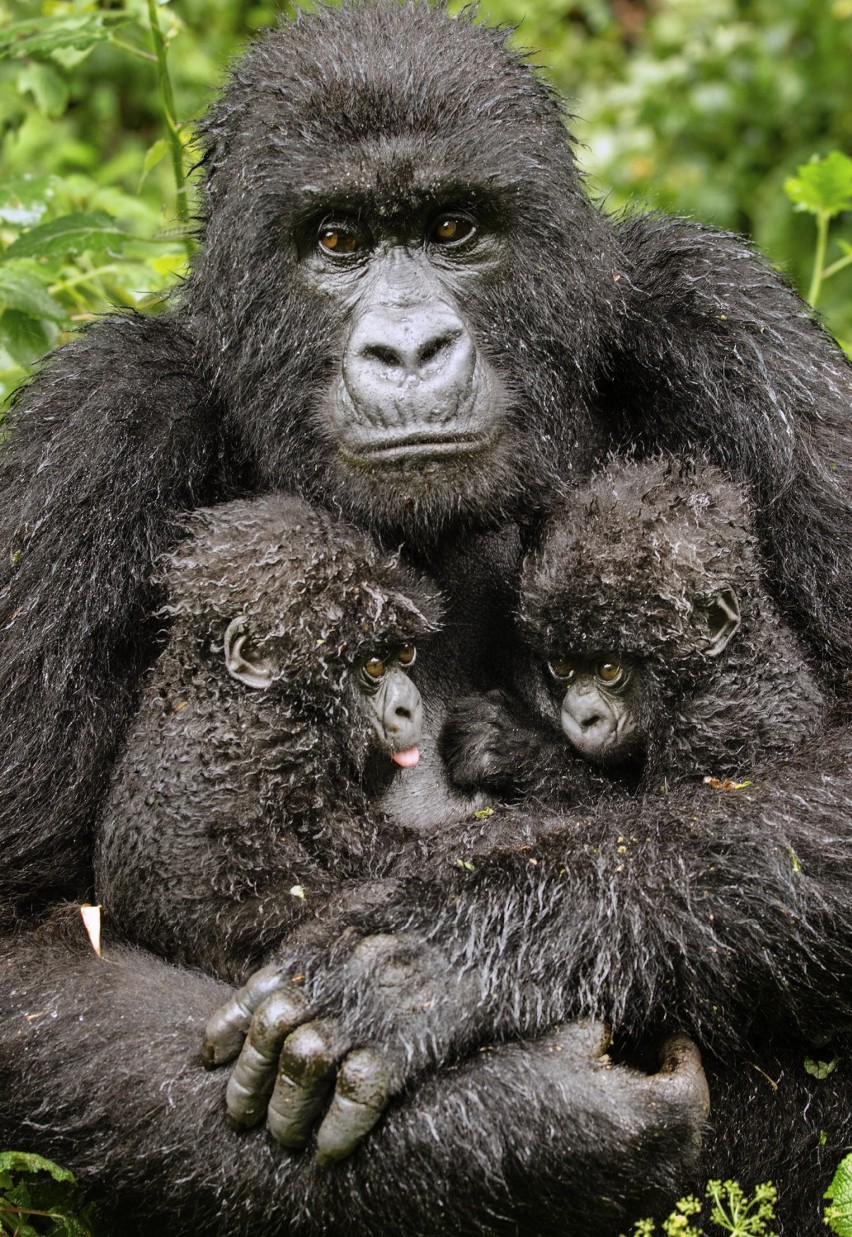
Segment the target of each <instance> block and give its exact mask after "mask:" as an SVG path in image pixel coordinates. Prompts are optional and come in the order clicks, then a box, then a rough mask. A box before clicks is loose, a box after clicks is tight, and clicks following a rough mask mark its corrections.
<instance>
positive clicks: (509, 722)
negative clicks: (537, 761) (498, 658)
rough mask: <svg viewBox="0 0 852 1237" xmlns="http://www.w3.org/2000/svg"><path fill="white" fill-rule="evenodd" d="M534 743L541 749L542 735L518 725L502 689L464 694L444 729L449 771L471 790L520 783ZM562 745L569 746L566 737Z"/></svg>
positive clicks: (501, 788) (496, 789) (500, 788)
mask: <svg viewBox="0 0 852 1237" xmlns="http://www.w3.org/2000/svg"><path fill="white" fill-rule="evenodd" d="M530 745H532V750H533V751H534V752H538V750H539V749H540V748H541V745H542V740H541V737H540V736H539V735H535V734H532V733H531V732H530V731H528V730H527V729H526V728H525V727H523V726H519V725H518V723H517V722H516V721H515V720H514V718H513V716H512V712H511V708H510V704H509V698H508V697H507V696H506V695H505V694H504V693H503V692H502V691H498V690H495V691H490V692H487V693H486V694H485V695H482V696H467V697H465V698H464V699H462V700H459V701H458V702H457V703H456V704H455V706H454V707H453V708H452V710H451V711H450V713H449V716H448V719H447V721H446V723H445V725H444V729H443V732H442V734H441V752H442V755H443V757H444V761H445V763H446V767H447V772H448V773H449V776H450V777H451V778H452V780H453V781H454V782H455V784H456V785H457V786H459V787H461V788H462V789H465V790H490V791H493V792H494V793H499V792H501V791H508V790H512V789H517V782H518V773H519V769H520V768H522V767H523V765H524V763H525V760H526V757H527V755H528V749H529V748H530ZM560 746H561V747H562V749H563V750H564V748H565V744H564V742H563V743H561V744H560Z"/></svg>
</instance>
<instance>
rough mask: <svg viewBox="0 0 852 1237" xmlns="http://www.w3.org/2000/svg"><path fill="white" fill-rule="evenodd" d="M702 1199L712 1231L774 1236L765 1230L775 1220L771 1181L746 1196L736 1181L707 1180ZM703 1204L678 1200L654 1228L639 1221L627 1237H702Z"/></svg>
mask: <svg viewBox="0 0 852 1237" xmlns="http://www.w3.org/2000/svg"><path fill="white" fill-rule="evenodd" d="M705 1199H706V1201H707V1202H709V1203H710V1215H709V1217H708V1220H709V1223H710V1224H711V1225H713V1227H714V1229H719V1230H721V1231H722V1232H724V1233H730V1234H731V1237H777V1234H775V1232H774V1231H773V1230H772V1229H771V1228H770V1227H769V1225H770V1224H771V1222H772V1221H773V1220H774V1219H775V1203H776V1201H777V1199H778V1191H777V1190H776V1189H775V1186H774V1185H773V1184H772V1182H771V1181H766V1182H764V1183H763V1185H759V1186H757V1187H756V1188H755V1191H754V1194H753V1195H751V1196H748V1195H746V1194H745V1193H744V1191H743V1190H742V1188H741V1186H740V1185H739V1184H738V1183H737V1182H736V1181H708V1182H707V1189H706V1190H705ZM702 1209H703V1204H702V1203H700V1202H699V1201H698V1199H697V1198H694V1197H693V1196H692V1195H688V1196H687V1197H686V1198H681V1199H679V1200H678V1202H677V1204H676V1205H675V1209H674V1211H673V1212H672V1213H671V1215H670V1216H669V1217H668V1219H666V1220H663V1222H662V1226H661V1227H659V1228H658V1227H657V1225H656V1224H655V1223H654V1221H653V1220H639V1221H638V1222H637V1223H636V1224H635V1225H634V1227H633V1232H632V1233H631V1237H704V1234H705V1232H706V1231H707V1230H705V1229H704V1228H702V1227H699V1225H698V1223H696V1222H694V1221H698V1220H700V1219H701V1212H702Z"/></svg>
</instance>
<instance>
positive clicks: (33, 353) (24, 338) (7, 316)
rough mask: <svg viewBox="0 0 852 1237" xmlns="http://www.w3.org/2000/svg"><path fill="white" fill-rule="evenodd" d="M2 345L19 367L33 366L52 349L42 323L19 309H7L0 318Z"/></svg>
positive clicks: (0, 342)
mask: <svg viewBox="0 0 852 1237" xmlns="http://www.w3.org/2000/svg"><path fill="white" fill-rule="evenodd" d="M0 344H2V345H3V347H4V348H5V349H6V351H7V352H8V353H9V356H10V357H12V359H13V360H15V361H17V362H18V364H19V365H32V363H33V361H37V360H38V358H39V357H40V356H44V354H45V352H47V351H48V349H49V348H50V340H49V339H48V337H47V332H46V331H45V329H44V326H43V325H42V323H41V322H39V321H37V320H36V319H35V318H31V317H29V315H28V314H22V313H19V312H18V310H17V309H7V310H6V312H5V313H4V314H3V316H2V317H0Z"/></svg>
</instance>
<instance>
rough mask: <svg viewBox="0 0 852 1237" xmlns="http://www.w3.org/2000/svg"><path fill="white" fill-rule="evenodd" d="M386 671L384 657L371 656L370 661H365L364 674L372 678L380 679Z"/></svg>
mask: <svg viewBox="0 0 852 1237" xmlns="http://www.w3.org/2000/svg"><path fill="white" fill-rule="evenodd" d="M384 673H385V663H384V659H383V658H381V657H371V658H370V659H369V661H365V662H364V674H366V675H367V676H368V678H371V679H374V680H375V679H380V678H382V676H383V675H384Z"/></svg>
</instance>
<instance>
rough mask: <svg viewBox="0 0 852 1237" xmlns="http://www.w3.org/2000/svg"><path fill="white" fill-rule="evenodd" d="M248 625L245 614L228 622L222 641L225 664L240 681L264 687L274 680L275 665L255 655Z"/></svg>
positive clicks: (232, 675) (232, 676)
mask: <svg viewBox="0 0 852 1237" xmlns="http://www.w3.org/2000/svg"><path fill="white" fill-rule="evenodd" d="M248 627H249V622H248V619H247V618H246V616H245V615H244V614H241V615H240V616H239V618H235V619H232V620H231V622H230V623H229V624H228V626H227V629H226V631H225V638H224V640H223V641H222V646H223V648H222V651H223V652H224V654H225V665H226V666H227V668H228V674H229V675H230V676H231V678H232V679H236V680H237V682H238V683H244V684H245V686H246V687H257V688H260V689H263V688H265V687H268V686H269V684H270V683H271V682H272V676H273V673H274V670H275V667H274V666H273V665H272V664H271V662H268V661H264V660H263V658H261V657H255V656H254V655H253V650H252V648H251V644H250V635H249V630H248Z"/></svg>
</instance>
